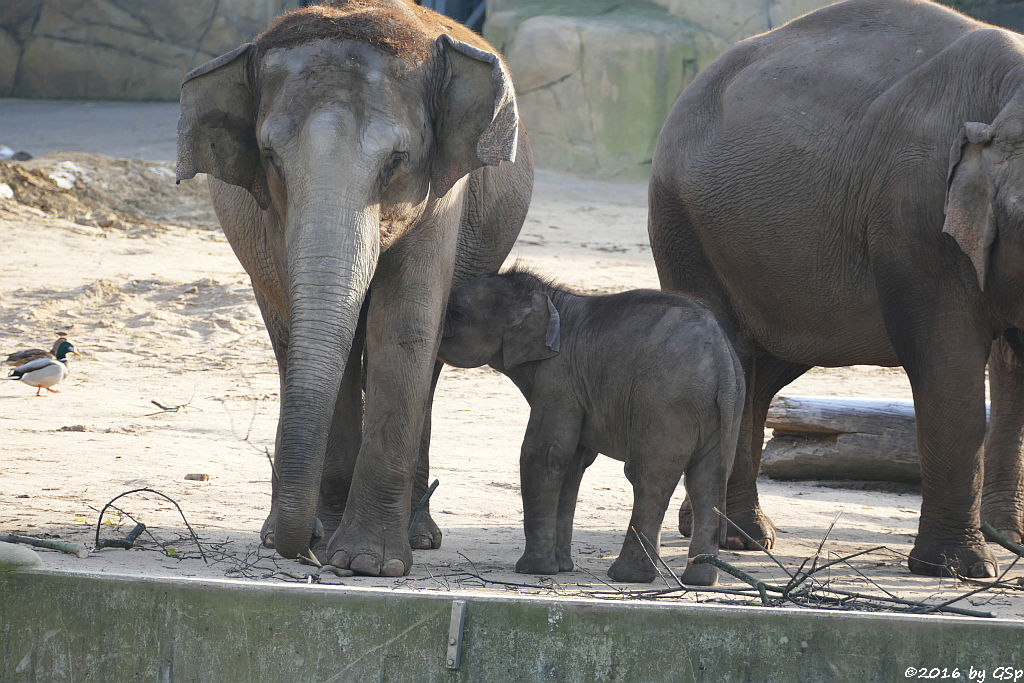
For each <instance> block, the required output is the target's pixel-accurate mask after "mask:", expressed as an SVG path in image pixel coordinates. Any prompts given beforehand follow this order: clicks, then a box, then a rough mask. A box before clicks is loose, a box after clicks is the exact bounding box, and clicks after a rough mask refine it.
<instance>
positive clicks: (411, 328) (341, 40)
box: [178, 0, 533, 575]
mask: <svg viewBox="0 0 1024 683" xmlns="http://www.w3.org/2000/svg"><path fill="white" fill-rule="evenodd" d="M329 4H330V6H316V7H309V8H305V9H300V10H296V11H293V12H290V13H288V14H285V15H283V16H282V17H280V18H278V19H277V20H276V21H275V22H274V23H273V24H272V25H271V26H270V27H269V28H268V29H266V30H265V31H264V32H263V33H262V34H260V35H259V36H258V37H257V38H256V39H255V40H254V42H253V43H250V44H246V45H243V46H241V47H239V48H237V49H236V50H234V51H232V52H230V53H228V54H226V55H223V56H222V57H219V58H218V59H215V60H213V61H212V62H210V63H208V64H206V65H204V66H201V67H199V68H197V69H195V70H194V71H192V72H191V73H189V74H188V76H187V77H186V78H185V81H184V83H183V85H182V90H181V116H180V119H179V123H178V179H179V180H182V179H186V178H191V177H193V176H194V175H195V174H196V173H199V172H203V173H207V174H209V177H210V178H209V182H210V192H211V194H212V196H213V202H214V207H215V209H216V211H217V216H218V219H219V220H220V223H221V225H222V226H223V228H224V233H225V235H227V238H228V241H229V242H230V243H231V246H232V248H233V249H234V251H235V254H236V255H237V256H238V259H239V260H240V261H241V263H242V265H243V266H244V267H245V270H246V271H247V272H248V274H249V276H250V278H251V279H252V286H253V290H254V292H255V294H256V300H257V302H258V304H259V307H260V310H261V312H262V314H263V319H264V322H265V323H266V327H267V331H268V332H269V334H270V339H271V342H272V344H273V348H274V353H275V355H276V357H277V363H278V368H279V372H280V379H281V414H280V422H279V426H278V431H277V443H276V453H275V473H276V476H275V479H274V495H273V503H272V507H271V510H270V514H269V516H268V518H267V522H266V523H265V524H264V527H263V531H262V534H261V535H262V537H263V539H264V542H265V543H266V544H267V545H271V546H273V547H275V548H276V549H277V551H278V552H279V553H280V554H281V555H283V556H285V557H295V556H297V555H299V554H301V553H304V552H306V550H307V548H309V547H310V544H311V542H313V541H315V538H314V531H315V529H316V528H317V527H319V523H320V522H322V524H323V527H324V528H325V532H326V534H327V536H326V538H327V539H329V540H327V542H326V545H318V546H317V548H316V550H317V552H318V553H319V554H321V556H322V557H325V558H326V560H327V561H329V562H332V563H333V564H335V565H337V566H340V567H350V568H351V569H353V570H355V571H356V572H359V573H363V574H371V575H400V574H403V573H407V572H408V571H409V569H410V568H411V566H412V550H411V547H412V546H415V547H417V548H430V547H437V546H438V545H439V544H440V540H441V537H440V532H439V530H438V529H437V526H436V525H435V524H434V523H433V521H432V520H431V519H430V516H429V511H428V513H427V514H425V515H424V516H423V517H422V518H421V519H420V523H419V525H418V527H417V528H416V529H415V530H413V533H412V534H411V535H410V530H409V528H408V527H409V523H410V510H411V507H412V506H413V505H414V502H415V501H418V500H419V499H420V497H421V495H422V494H423V492H424V491H425V490H426V478H427V465H428V458H427V446H428V443H429V437H430V414H429V406H430V403H431V399H432V395H433V389H434V385H435V383H436V381H437V374H438V373H439V372H440V368H441V364H440V363H439V362H438V361H437V360H436V352H437V344H438V341H439V337H440V331H441V323H442V316H443V313H444V305H445V301H446V299H447V296H448V291H449V289H450V287H451V283H452V282H461V281H465V280H468V279H470V278H472V277H473V276H475V275H477V274H480V273H483V272H489V271H493V270H494V269H496V268H497V267H498V266H499V265H500V264H501V262H502V261H503V260H504V258H505V256H506V254H507V253H508V251H509V249H511V246H512V244H513V242H514V241H515V238H516V236H517V235H518V232H519V229H520V227H521V225H522V222H523V219H524V218H525V215H526V209H527V206H528V204H529V200H530V194H531V192H532V188H533V164H532V158H531V154H530V149H529V145H528V143H527V140H526V135H525V132H524V131H523V129H522V127H521V125H520V122H519V116H518V112H517V108H516V101H515V96H514V92H513V87H512V83H511V82H510V80H509V75H508V72H507V70H506V68H505V66H504V65H503V63H502V61H501V59H500V57H498V56H497V55H496V54H495V53H494V51H493V49H492V48H491V47H490V46H489V45H487V43H485V42H484V41H483V40H482V39H481V38H480V37H479V36H477V35H476V34H474V33H472V32H471V31H469V30H468V29H465V28H463V27H460V26H458V25H457V24H455V23H454V22H452V21H451V20H450V19H448V18H446V17H443V16H441V15H438V14H435V13H433V12H432V11H430V10H427V9H424V8H421V7H419V6H416V5H414V4H413V3H411V2H403V1H402V0H376V1H374V0H359V1H356V0H353V1H352V2H333V3H329ZM503 162H504V163H503ZM364 376H365V408H364V399H363V395H362V393H361V384H362V381H363V380H362V378H363V377H364ZM410 536H411V538H410Z"/></svg>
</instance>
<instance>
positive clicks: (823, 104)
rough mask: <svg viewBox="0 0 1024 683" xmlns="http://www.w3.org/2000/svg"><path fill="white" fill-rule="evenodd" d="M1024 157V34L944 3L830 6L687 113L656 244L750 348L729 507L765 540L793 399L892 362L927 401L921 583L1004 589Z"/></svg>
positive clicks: (674, 282)
mask: <svg viewBox="0 0 1024 683" xmlns="http://www.w3.org/2000/svg"><path fill="white" fill-rule="evenodd" d="M1022 151H1024V42H1022V39H1021V37H1020V36H1019V35H1017V34H1014V33H1010V32H1008V31H1005V30H1002V29H998V28H994V27H992V26H988V25H985V24H981V23H979V22H976V21H974V20H972V19H970V18H968V17H965V16H963V15H961V14H958V13H956V12H953V11H951V10H949V9H946V8H944V7H942V6H940V5H938V4H935V3H931V2H922V1H914V2H911V1H909V0H853V1H850V2H843V3H839V4H835V5H831V6H829V7H826V8H824V9H821V10H818V11H816V12H812V13H810V14H808V15H805V16H804V17H802V18H800V19H797V20H795V21H793V22H792V23H790V24H787V25H786V26H783V27H781V28H779V29H776V30H775V31H772V32H769V33H766V34H764V35H761V36H757V37H755V38H752V39H750V40H746V41H744V42H742V43H740V44H739V45H737V46H736V47H734V48H733V49H731V50H730V51H729V52H727V53H725V54H724V55H723V56H722V57H720V58H719V59H718V60H717V61H716V62H714V63H713V64H712V65H711V66H710V67H709V68H708V69H707V70H705V71H704V72H703V73H702V74H700V75H699V76H698V78H697V79H696V80H695V81H694V82H693V83H692V84H691V85H690V86H689V87H688V88H687V89H686V90H685V91H684V92H683V94H682V95H681V96H680V97H679V99H678V101H677V102H676V104H675V106H674V108H673V110H672V113H671V114H670V116H669V118H668V120H667V122H666V123H665V126H664V128H663V130H662V133H661V136H660V138H659V140H658V143H657V146H656V150H655V154H654V161H653V169H652V177H651V183H650V194H649V196H650V217H649V232H650V237H651V246H652V248H653V251H654V257H655V261H656V263H657V267H658V274H659V277H660V279H661V284H662V286H663V288H665V289H669V290H677V291H682V292H686V293H690V294H693V295H695V296H698V297H700V298H701V299H702V300H704V301H706V302H708V304H709V305H710V306H711V307H712V308H713V310H715V312H716V313H717V314H718V315H719V317H720V319H722V320H723V324H725V325H726V326H727V327H728V328H729V329H730V330H731V331H733V332H735V334H736V335H737V340H738V342H739V344H740V348H741V356H742V357H743V359H744V366H745V371H746V374H747V380H748V381H747V386H748V402H747V406H746V410H745V421H744V432H743V434H742V436H741V446H740V451H741V452H740V454H739V456H738V457H737V458H736V464H735V467H734V470H733V475H732V477H731V479H730V481H729V500H728V504H729V511H730V516H731V517H733V518H734V519H737V520H738V521H739V522H740V523H741V525H742V526H743V527H744V528H745V529H746V531H747V532H748V533H749V534H750V535H751V536H752V537H754V538H756V539H758V540H760V541H761V542H762V543H765V544H768V545H770V544H771V543H772V542H773V540H774V528H773V526H772V524H771V522H770V520H769V519H768V518H767V517H766V516H765V515H764V514H763V513H762V512H761V510H760V508H759V506H758V498H757V490H756V487H755V477H756V474H757V469H758V466H759V463H760V455H761V444H762V436H761V435H762V428H763V425H764V420H765V415H766V411H767V409H768V403H769V401H770V400H771V398H772V396H774V395H775V393H776V392H777V391H778V390H779V389H781V388H782V387H783V386H785V385H786V384H788V383H789V382H791V381H792V380H794V379H795V378H797V377H798V376H800V375H801V374H802V373H803V372H805V371H806V370H807V369H809V368H810V367H811V366H814V365H823V366H840V365H851V364H871V365H883V366H897V365H901V366H903V367H904V368H905V370H906V372H907V375H908V376H909V378H910V382H911V385H912V387H913V391H914V402H915V409H916V413H917V425H918V432H917V436H918V450H919V453H920V458H921V469H922V477H923V481H922V496H923V504H922V507H921V518H920V524H919V532H918V535H917V539H916V542H915V544H914V548H913V550H912V552H911V554H910V557H909V566H910V569H911V571H913V572H915V573H919V574H941V573H945V572H949V571H951V570H952V571H955V572H957V573H959V574H960V575H964V576H972V577H984V576H993V575H995V573H996V571H997V565H996V560H995V557H994V555H993V554H992V553H991V551H990V550H989V549H988V548H987V546H986V545H985V540H984V538H983V537H982V534H981V532H980V531H979V525H980V520H981V518H984V519H986V520H988V521H989V522H991V523H992V524H993V525H994V526H996V527H997V528H999V529H1001V530H1002V531H1003V532H1004V533H1006V534H1007V535H1008V536H1010V537H1011V538H1013V539H1015V540H1020V538H1021V532H1022V530H1024V529H1022V524H1024V467H1022V459H1021V446H1022V444H1021V439H1022V436H1024V409H1022V406H1024V360H1022V359H1024V355H1022V351H1024V347H1022V344H1021V340H1022V338H1021V329H1022V327H1024V297H1022V292H1024V154H1022ZM986 362H987V363H988V370H989V376H990V380H991V400H992V416H991V427H990V429H989V431H988V436H987V442H986V430H985V367H986ZM983 443H984V449H983ZM983 451H984V462H983V461H982V453H983ZM983 488H984V496H982V490H983ZM687 524H688V522H687V520H686V518H685V515H681V526H686V525H687ZM729 542H730V544H731V545H739V544H741V543H742V541H741V540H740V539H739V538H732V539H730V541H729Z"/></svg>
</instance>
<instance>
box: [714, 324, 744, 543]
mask: <svg viewBox="0 0 1024 683" xmlns="http://www.w3.org/2000/svg"><path fill="white" fill-rule="evenodd" d="M725 345H726V348H727V349H728V358H727V362H725V363H723V364H722V366H723V367H722V372H721V376H720V378H719V382H718V397H717V400H716V402H717V404H718V415H719V418H718V419H719V441H718V442H719V448H720V449H721V451H720V457H721V458H722V462H723V463H724V465H725V466H724V467H723V468H722V477H723V480H722V489H721V490H722V494H723V495H722V501H721V502H722V504H721V506H720V509H721V511H722V514H728V511H727V510H726V509H725V492H726V487H727V484H728V481H729V475H731V474H732V468H733V461H734V460H735V459H736V450H737V447H738V445H739V439H740V425H741V423H742V421H743V407H744V405H745V404H746V399H747V392H746V381H745V380H744V375H743V366H742V365H741V364H740V360H739V358H738V357H737V356H736V352H735V351H734V350H733V346H732V344H731V343H730V342H729V341H728V340H725ZM727 531H728V525H727V523H726V522H725V520H722V525H721V529H720V531H719V533H720V534H721V536H720V538H719V543H720V544H724V543H725V535H726V533H727Z"/></svg>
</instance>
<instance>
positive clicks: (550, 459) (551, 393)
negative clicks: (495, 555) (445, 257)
mask: <svg viewBox="0 0 1024 683" xmlns="http://www.w3.org/2000/svg"><path fill="white" fill-rule="evenodd" d="M439 356H440V357H441V359H442V360H444V361H445V362H446V363H449V364H450V365H454V366H457V367H465V368H468V367H477V366H481V365H485V364H486V365H490V366H491V367H492V368H494V369H496V370H498V371H500V372H503V373H505V374H506V375H508V376H509V378H511V379H512V381H513V382H515V384H516V386H518V387H519V389H520V390H521V391H522V392H523V395H524V396H525V397H526V400H527V401H529V403H530V407H531V412H530V421H529V425H528V427H527V429H526V437H525V438H524V440H523V447H522V455H521V458H520V478H521V481H522V494H523V512H524V517H525V520H524V526H525V531H526V551H525V552H524V553H523V556H522V557H521V558H520V559H519V561H518V562H517V563H516V571H517V572H522V573H527V574H553V573H556V572H559V571H570V570H572V568H573V563H572V559H571V557H570V552H569V545H570V540H571V538H572V519H573V513H574V512H575V509H576V496H577V493H578V491H579V485H580V479H581V478H582V477H583V471H584V470H585V469H586V468H587V466H589V465H590V463H592V462H593V461H594V458H595V457H597V454H598V453H599V452H600V453H604V454H606V455H608V456H610V457H612V458H615V459H616V460H622V461H624V462H625V471H626V477H627V478H628V479H629V481H630V483H631V484H632V485H633V516H632V518H631V519H630V526H629V530H628V531H627V533H626V538H625V541H624V542H623V544H622V551H621V552H620V553H619V557H618V559H616V560H615V563H614V564H612V566H611V568H610V569H609V570H608V575H609V576H611V577H612V578H613V579H615V580H616V581H644V582H647V581H652V580H653V579H654V576H655V572H656V569H655V566H654V564H653V563H652V561H651V558H652V557H654V556H655V554H656V553H657V552H658V548H659V544H660V535H661V523H662V519H663V518H664V516H665V509H666V508H667V507H668V503H669V499H670V498H671V496H672V492H673V491H674V490H675V487H676V484H677V483H678V482H679V477H680V476H682V474H683V473H684V472H685V473H686V479H685V483H686V490H687V493H688V494H689V496H690V497H691V498H692V499H693V508H694V532H693V535H692V540H691V542H690V552H689V555H690V557H693V556H695V555H699V554H702V553H712V554H717V552H718V546H719V543H720V541H722V540H724V531H725V530H724V526H723V524H722V523H721V522H720V520H719V518H718V517H717V515H716V514H715V512H714V510H713V508H714V507H715V506H718V507H719V509H724V506H725V484H726V480H727V478H728V475H729V471H730V470H731V468H732V461H733V457H734V454H735V450H736V440H737V435H738V433H739V428H740V418H741V416H742V412H743V403H744V380H743V373H742V371H741V368H740V364H739V360H738V359H737V357H736V353H735V351H734V350H733V345H732V343H731V341H730V340H729V339H728V338H727V337H726V335H725V333H724V332H723V331H722V329H721V328H720V327H719V325H718V322H717V321H716V320H715V318H714V316H713V315H712V314H711V313H710V311H708V310H707V309H706V308H704V307H703V306H701V305H699V304H697V303H695V302H694V301H692V300H691V299H688V298H686V297H683V296H680V295H677V294H669V293H663V292H657V291H648V290H636V291H630V292H623V293H620V294H611V295H607V296H581V295H578V294H574V293H571V292H568V291H565V290H564V289H560V288H559V287H557V286H555V285H552V284H551V283H549V282H546V281H544V280H542V279H541V278H539V277H537V276H536V275H534V274H532V273H530V272H527V271H524V270H512V271H509V272H506V273H503V274H500V275H487V276H484V277H480V278H477V279H475V280H472V281H470V282H468V283H466V284H464V285H462V286H460V287H458V288H456V289H455V290H454V291H453V292H452V294H451V297H450V299H449V304H448V311H447V316H446V320H445V330H444V335H443V337H442V340H441V347H440V351H439ZM717 578H718V571H717V569H715V567H713V566H711V565H693V564H691V565H689V566H688V567H687V568H686V572H685V573H684V574H683V581H684V582H685V583H688V584H691V585H712V584H714V583H715V582H716V580H717Z"/></svg>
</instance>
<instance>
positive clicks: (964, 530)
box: [893, 312, 997, 578]
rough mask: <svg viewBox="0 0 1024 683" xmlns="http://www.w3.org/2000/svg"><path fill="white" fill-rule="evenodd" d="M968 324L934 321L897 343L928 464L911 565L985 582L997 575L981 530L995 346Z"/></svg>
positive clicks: (952, 317)
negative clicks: (990, 362) (989, 364)
mask: <svg viewBox="0 0 1024 683" xmlns="http://www.w3.org/2000/svg"><path fill="white" fill-rule="evenodd" d="M963 318H964V314H963V313H960V312H948V313H947V314H946V315H945V316H943V315H938V314H935V315H932V316H931V322H930V323H925V324H923V325H918V326H917V327H916V328H915V334H914V335H913V336H912V337H910V335H907V337H909V338H907V337H900V336H899V335H894V336H895V337H896V338H895V339H894V340H893V342H894V344H893V345H894V347H895V348H896V352H897V354H899V357H900V361H901V362H902V363H903V367H904V368H905V369H906V371H907V376H908V377H909V378H910V384H911V387H912V388H913V391H914V410H915V413H916V417H917V450H918V456H919V458H920V460H921V499H922V500H921V519H920V522H919V524H918V533H917V540H916V542H915V543H914V548H913V550H911V552H910V557H909V559H908V562H907V564H908V566H909V567H910V571H912V572H913V573H915V574H924V575H928V576H942V575H946V574H949V573H950V572H956V573H957V574H959V575H960V576H967V577H973V578H980V577H988V576H995V575H996V571H997V563H996V559H995V556H994V555H993V554H992V553H991V551H989V549H988V548H987V546H986V545H985V539H984V538H983V537H982V535H981V531H980V530H979V526H980V524H981V520H980V511H981V488H982V480H983V473H982V442H983V440H984V438H985V363H986V356H987V351H988V345H987V344H986V341H987V340H986V339H984V338H983V337H982V335H981V334H979V333H976V332H974V331H973V329H972V328H971V327H970V326H968V325H967V324H965V321H964V320H963ZM906 319H908V320H909V319H911V318H910V316H907V318H906ZM915 322H920V321H915ZM958 323H959V324H958ZM903 325H904V327H903V328H901V329H907V328H908V327H907V323H905V322H904V323H903Z"/></svg>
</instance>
